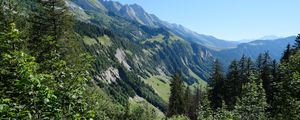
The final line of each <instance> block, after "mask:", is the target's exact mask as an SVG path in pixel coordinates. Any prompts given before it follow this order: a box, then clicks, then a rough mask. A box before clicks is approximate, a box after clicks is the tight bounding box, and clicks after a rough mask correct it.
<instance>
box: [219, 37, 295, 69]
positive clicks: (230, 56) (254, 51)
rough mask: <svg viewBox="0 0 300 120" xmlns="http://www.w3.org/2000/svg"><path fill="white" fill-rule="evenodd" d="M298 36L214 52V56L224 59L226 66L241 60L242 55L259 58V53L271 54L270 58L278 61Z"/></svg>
mask: <svg viewBox="0 0 300 120" xmlns="http://www.w3.org/2000/svg"><path fill="white" fill-rule="evenodd" d="M295 39H296V36H290V37H286V38H279V39H274V40H254V41H251V42H248V43H242V44H239V45H238V46H237V47H236V48H233V49H227V50H221V51H218V52H214V54H213V56H217V58H219V59H222V61H223V62H224V63H225V65H228V64H229V63H230V62H231V61H232V60H234V59H239V58H241V56H242V55H246V56H249V57H251V58H252V59H255V58H257V56H258V54H259V53H263V52H269V54H270V56H272V58H273V59H276V60H277V61H278V60H279V59H280V58H281V56H282V53H283V51H284V50H285V49H286V46H287V45H288V44H291V45H293V44H294V42H295Z"/></svg>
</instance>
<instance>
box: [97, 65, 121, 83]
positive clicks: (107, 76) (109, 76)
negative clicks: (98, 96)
mask: <svg viewBox="0 0 300 120" xmlns="http://www.w3.org/2000/svg"><path fill="white" fill-rule="evenodd" d="M96 79H97V80H100V81H105V82H106V83H108V84H111V83H113V82H116V81H117V79H120V75H119V70H118V69H116V68H113V67H109V68H108V69H107V70H106V71H104V72H103V73H102V74H101V75H100V76H99V75H98V76H96Z"/></svg>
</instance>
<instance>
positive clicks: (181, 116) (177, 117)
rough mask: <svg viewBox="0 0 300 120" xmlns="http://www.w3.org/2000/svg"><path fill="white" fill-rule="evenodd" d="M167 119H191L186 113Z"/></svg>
mask: <svg viewBox="0 0 300 120" xmlns="http://www.w3.org/2000/svg"><path fill="white" fill-rule="evenodd" d="M167 120H189V118H188V117H186V116H184V115H175V116H173V117H171V118H168V119H167Z"/></svg>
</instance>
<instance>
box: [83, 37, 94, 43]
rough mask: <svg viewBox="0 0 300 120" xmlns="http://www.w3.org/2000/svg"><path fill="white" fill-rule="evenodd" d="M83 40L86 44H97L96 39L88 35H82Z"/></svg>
mask: <svg viewBox="0 0 300 120" xmlns="http://www.w3.org/2000/svg"><path fill="white" fill-rule="evenodd" d="M83 42H84V43H85V44H87V45H94V44H97V41H96V40H95V39H93V38H90V37H88V36H84V37H83Z"/></svg>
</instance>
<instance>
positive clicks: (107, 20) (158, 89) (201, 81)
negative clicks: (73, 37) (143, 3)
mask: <svg viewBox="0 0 300 120" xmlns="http://www.w3.org/2000/svg"><path fill="white" fill-rule="evenodd" d="M93 3H95V0H84V1H83V0H81V1H79V0H75V1H69V2H67V5H68V6H69V7H70V8H71V12H72V13H73V14H74V15H75V17H76V18H77V20H76V24H75V28H74V30H75V31H76V32H77V33H78V35H79V36H81V40H82V46H83V47H84V48H85V50H86V51H87V52H89V53H90V54H91V55H92V56H93V57H94V58H95V61H94V69H95V71H94V72H93V77H94V80H95V81H96V82H97V83H98V85H99V87H100V88H102V89H103V90H104V91H106V92H107V93H108V94H109V95H111V97H112V98H113V99H114V100H115V101H118V102H120V103H123V104H125V103H126V101H128V98H135V97H141V98H143V99H145V100H146V101H147V102H149V103H151V104H152V105H154V106H155V107H157V108H159V109H160V110H161V111H165V110H166V102H167V101H168V95H169V92H168V91H169V83H170V78H171V76H172V75H173V74H174V73H176V72H179V71H180V72H181V73H182V76H183V77H184V81H185V83H186V84H187V85H191V86H195V87H196V86H203V85H206V81H207V80H208V77H209V71H210V69H211V68H210V67H209V66H210V64H211V63H212V61H213V59H214V58H213V57H212V55H211V53H210V52H209V51H210V49H209V48H207V47H205V46H203V45H200V44H194V43H192V42H190V41H187V40H185V39H184V38H182V37H180V36H179V35H177V34H175V33H174V32H172V30H171V29H168V28H166V27H158V26H150V25H146V24H151V23H153V24H154V22H153V20H154V19H157V18H154V17H153V16H152V15H147V14H142V13H144V12H143V11H142V12H141V11H140V10H142V8H141V7H139V6H138V5H121V4H119V3H117V2H112V1H99V2H96V3H97V4H99V5H96V6H95V5H94V4H93ZM100 4H101V5H100ZM87 6H89V7H87ZM97 6H98V7H97ZM99 6H105V8H102V7H99ZM114 11H118V12H120V13H121V12H123V13H128V14H127V15H126V16H120V15H119V14H116V13H115V12H114ZM141 16H143V17H141ZM129 17H130V18H132V19H128V18H129ZM144 18H145V19H144ZM133 19H135V20H133ZM141 21H143V23H141Z"/></svg>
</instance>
